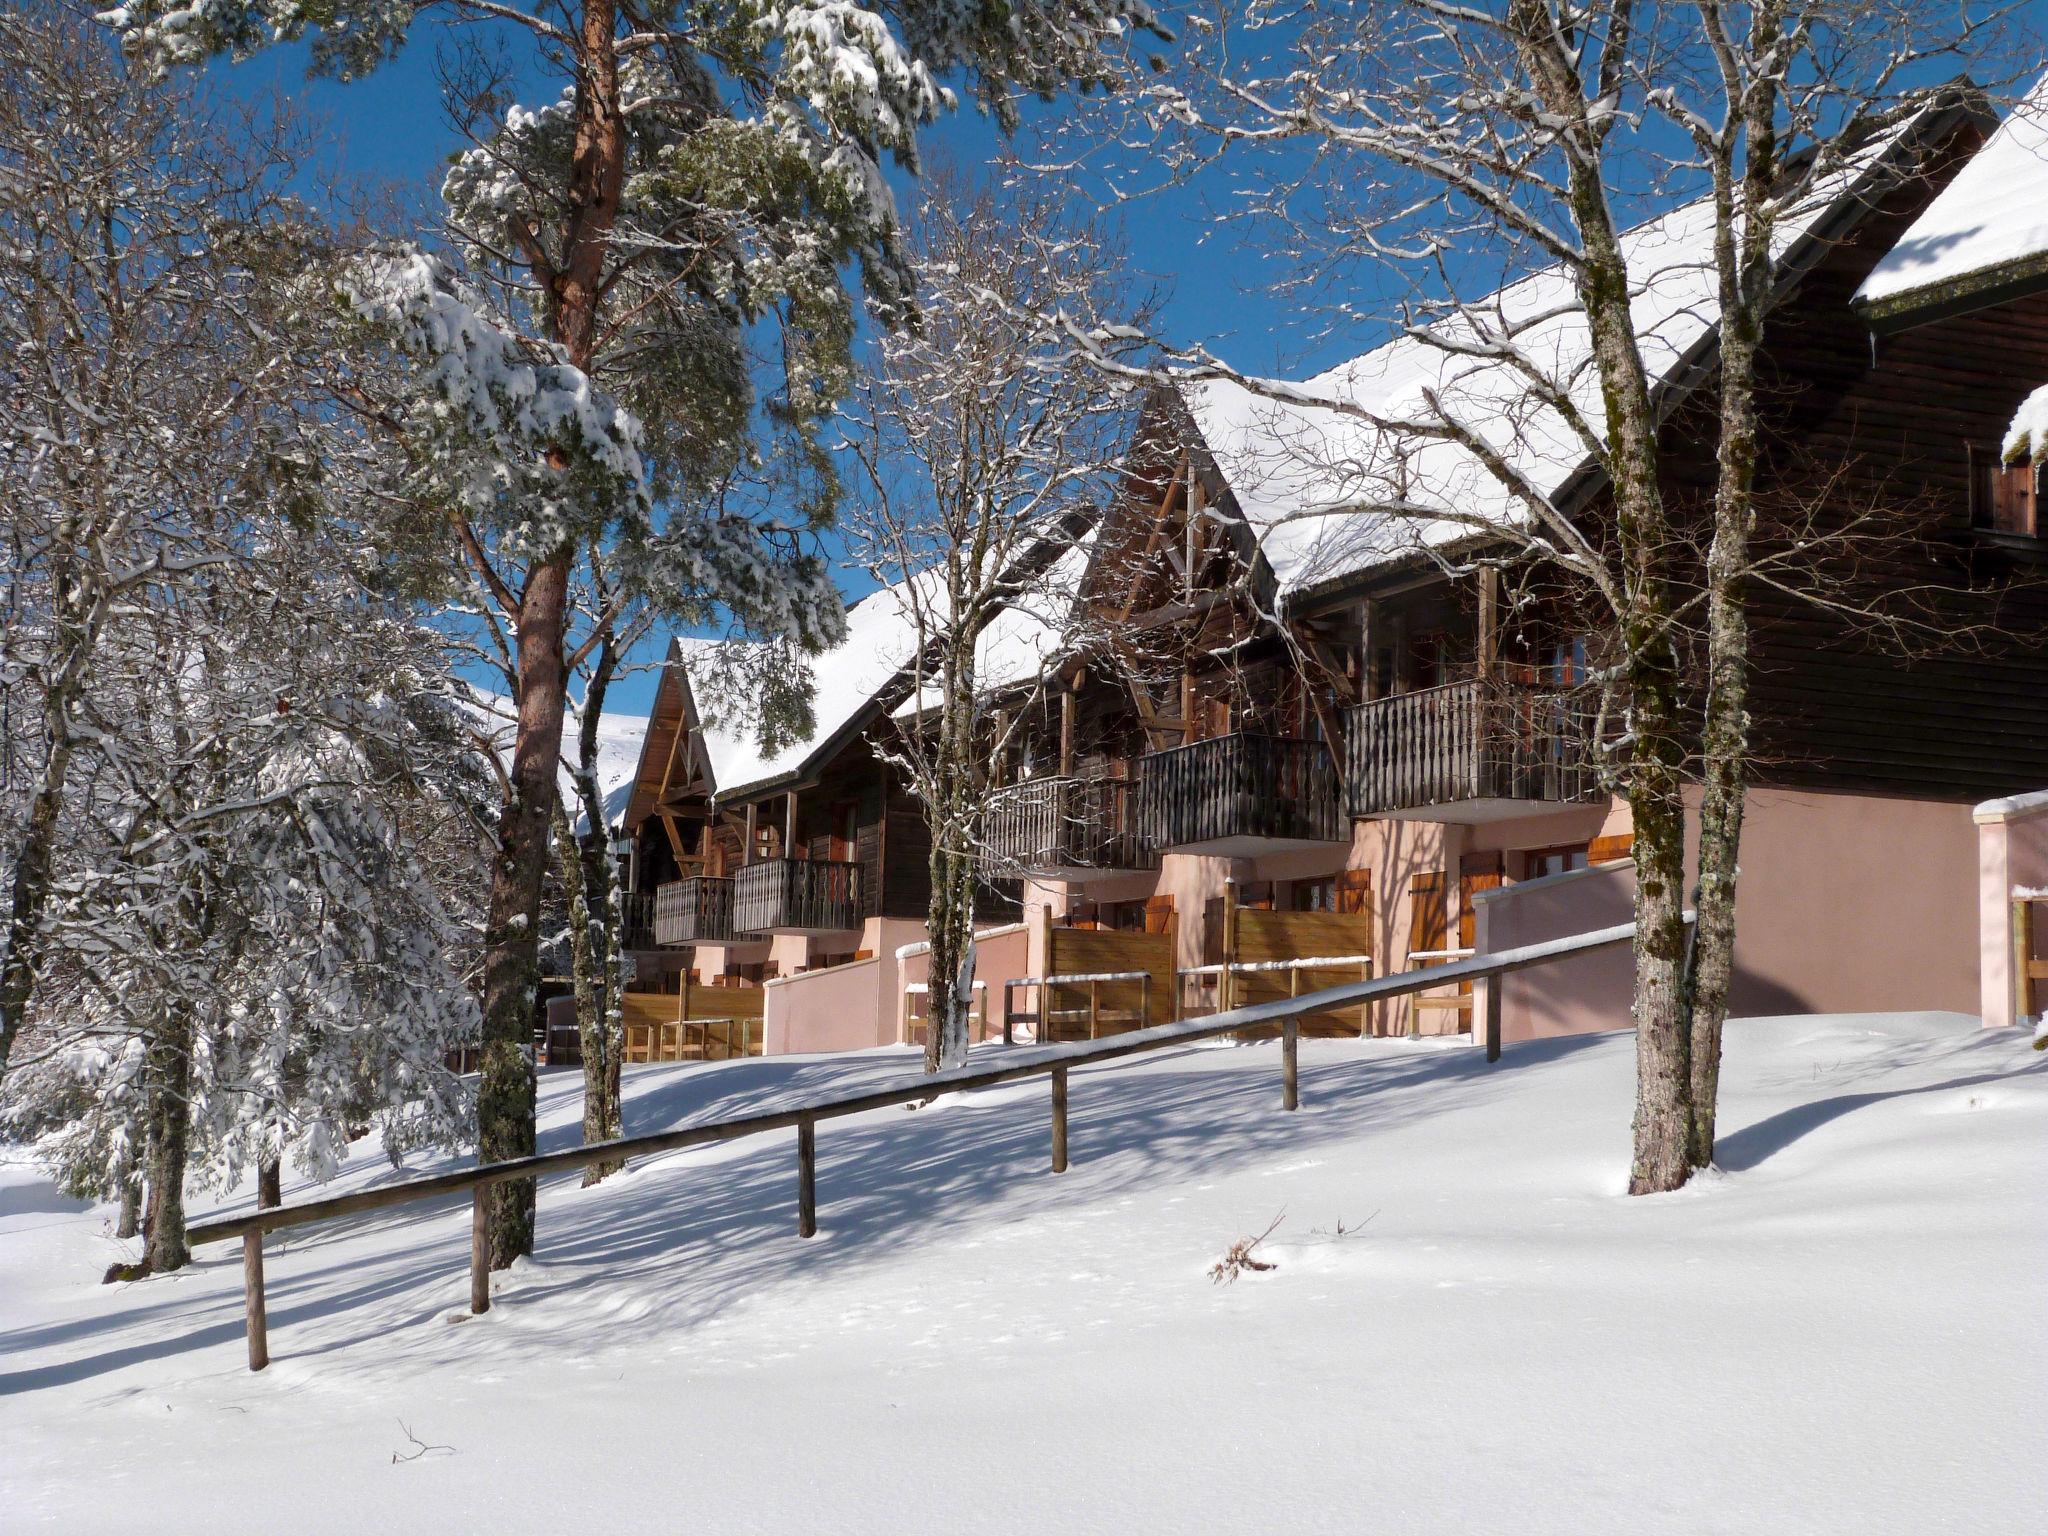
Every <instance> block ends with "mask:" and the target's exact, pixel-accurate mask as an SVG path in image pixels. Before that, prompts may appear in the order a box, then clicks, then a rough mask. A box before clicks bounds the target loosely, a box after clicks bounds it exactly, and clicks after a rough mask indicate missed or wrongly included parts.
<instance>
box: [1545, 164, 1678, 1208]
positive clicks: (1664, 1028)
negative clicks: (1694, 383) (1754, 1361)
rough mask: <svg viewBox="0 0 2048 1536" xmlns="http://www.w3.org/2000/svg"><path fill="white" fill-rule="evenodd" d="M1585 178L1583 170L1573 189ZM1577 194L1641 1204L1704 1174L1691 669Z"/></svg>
mask: <svg viewBox="0 0 2048 1536" xmlns="http://www.w3.org/2000/svg"><path fill="white" fill-rule="evenodd" d="M1582 174H1583V173H1581V172H1576V171H1575V172H1574V179H1575V181H1576V180H1578V179H1579V178H1580V177H1581V176H1582ZM1579 190H1580V196H1579V198H1578V206H1577V210H1576V211H1577V214H1578V218H1579V223H1580V228H1581V230H1582V231H1583V232H1585V234H1586V236H1587V245H1588V248H1589V252H1590V253H1591V255H1592V259H1589V261H1588V263H1587V265H1586V267H1585V269H1584V271H1583V273H1582V275H1581V278H1580V296H1581V299H1582V301H1583V302H1584V304H1585V308H1586V318H1587V324H1588V327H1589V328H1590V330H1591V332H1592V336H1593V349H1594V356H1595V358H1596V360H1597V361H1598V363H1599V366H1600V371H1601V382H1602V385H1603V393H1604V395H1605V397H1606V411H1607V427H1608V441H1609V443H1610V444H1611V445H1612V446H1611V447H1610V449H1609V452H1608V466H1607V468H1608V480H1609V483H1610V484H1611V485H1612V486H1613V489H1614V505H1615V519H1616V528H1617V531H1618V533H1619V535H1620V542H1621V546H1622V551H1623V556H1624V562H1625V567H1626V569H1625V572H1624V593H1625V599H1624V603H1623V613H1622V615H1621V619H1622V645H1623V648H1624V650H1623V659H1624V662H1625V666H1626V671H1627V681H1628V701H1629V723H1630V728H1631V730H1632V732H1633V733H1634V740H1633V745H1632V747H1631V750H1630V759H1629V765H1628V800H1629V807H1630V811H1631V814H1632V816H1633V819H1634V823H1635V861H1636V900H1635V917H1636V937H1635V967H1636V977H1635V982H1636V984H1635V1000H1634V1013H1635V1023H1636V1111H1635V1145H1634V1152H1633V1156H1632V1158H1631V1160H1630V1167H1629V1193H1630V1194H1638V1195H1640V1194H1653V1193H1657V1192H1659V1191H1663V1190H1671V1189H1677V1188H1678V1187H1679V1186H1680V1185H1682V1184H1684V1183H1685V1181H1686V1178H1687V1176H1688V1174H1689V1173H1690V1172H1691V1167H1692V1165H1691V1161H1690V1158H1689V1150H1690V1147H1691V1144H1692V1068H1691V1057H1692V1042H1691V1035H1690V1031H1689V1029H1688V1026H1687V1019H1686V1013H1685V975H1684V970H1685V895H1684V893H1685V803H1684V800H1683V797H1682V796H1681V794H1680V791H1679V767H1680V764H1681V763H1682V762H1683V761H1684V754H1683V751H1682V746H1681V743H1680V740H1679V733H1678V722H1679V699H1678V694H1679V667H1678V657H1677V651H1676V647H1675V645H1674V643H1673V639H1672V634H1671V629H1672V622H1673V615H1672V602H1671V595H1670V593H1671V586H1670V579H1669V569H1668V562H1669V560H1670V555H1669V553H1668V545H1669V544H1670V538H1669V532H1670V530H1669V527H1668V524H1667V520H1666V517H1665V510H1664V501H1663V493H1662V489H1661V487H1660V486H1659V484H1658V479H1657V424H1656V415H1655V412H1654V411H1653V410H1652V409H1651V406H1650V397H1649V388H1648V384H1647V382H1646V380H1645V378H1644V375H1643V371H1642V353H1641V349H1640V346H1639V344H1638V341H1637V338H1636V335H1635V329H1634V324H1633V321H1632V319H1631V317H1630V313H1629V281H1628V271H1627V266H1626V264H1625V263H1624V262H1623V260H1622V259H1621V254H1620V248H1619V246H1618V244H1617V243H1616V241H1615V240H1614V238H1613V232H1612V229H1611V228H1610V227H1609V226H1608V224H1607V223H1606V211H1605V200H1604V193H1603V192H1602V191H1601V190H1600V188H1599V187H1598V186H1597V184H1592V183H1589V184H1587V185H1585V186H1582V187H1581V188H1580V189H1579Z"/></svg>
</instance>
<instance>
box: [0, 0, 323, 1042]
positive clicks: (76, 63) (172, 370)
mask: <svg viewBox="0 0 2048 1536" xmlns="http://www.w3.org/2000/svg"><path fill="white" fill-rule="evenodd" d="M297 137H298V136H297V134H296V131H295V130H294V129H293V127H292V126H291V123H290V120H289V116H288V115H287V114H277V115H271V114H266V113H259V112H256V111H248V112H236V111H233V110H230V109H228V108H227V107H224V106H223V105H222V103H220V102H219V101H217V100H205V101H202V100H200V99H198V98H197V97H195V95H194V93H193V92H191V91H188V90H180V91H174V92H170V93H165V94H161V95H152V94H151V93H150V92H148V91H147V90H145V89H143V88H142V87H141V86H140V85H139V84H137V83H136V82H134V81H132V80H130V79H129V78H127V77H126V76H125V75H124V73H123V72H122V71H121V70H120V69H119V67H118V66H117V64H116V61H115V60H114V59H113V58H112V57H111V56H110V54H109V50H108V49H107V47H106V44H105V40H104V38H103V36H101V35H99V34H98V33H96V31H95V30H94V29H93V28H92V27H91V26H90V24H89V23H86V22H84V21H81V20H79V19H77V18H75V17H73V16H71V15H70V14H69V13H68V12H65V11H62V10H60V9H58V8H55V7H44V6H30V7H28V8H26V9H22V10H17V11H12V12H10V13H9V14H7V15H4V16H0V342H4V344H0V401H4V402H5V406H4V410H0V481H4V485H5V494H4V495H0V541H4V551H0V556H4V568H0V581H4V590H0V602H4V622H0V686H4V688H5V692H6V696H7V712H8V719H9V724H10V727H12V728H13V729H12V730H11V731H10V742H9V757H10V762H9V765H8V769H9V771H8V775H7V778H8V784H7V791H6V799H5V802H4V804H0V810H4V813H5V814H4V815H0V867H4V868H5V869H6V870H7V871H8V876H7V878H8V885H9V890H8V904H7V909H6V921H5V927H4V930H0V1070H4V1069H5V1067H6V1063H7V1060H8V1057H9V1054H10V1052H11V1050H12V1048H13V1046H14V1043H15V1040H16V1039H17V1037H18V1035H19V1032H20V1030H21V1028H22V1024H23V1021H24V1019H25V1018H26V1016H27V1011H28V1008H29V1005H30V1001H31V998H32V996H33V993H34V991H35V987H36V980H37V976H38V973H39V970H40V969H41V967H42V965H43V962H44V959H45V958H46V957H45V956H44V955H43V953H42V937H41V935H42V927H43V922H44V919H45V916H46V915H47V911H48V904H49V897H50V892H51V890H52V888H53V882H54V881H55V879H56V878H57V876H58V874H59V872H60V860H59V851H60V846H61V844H62V841H63V839H62V837H61V835H60V829H61V826H62V821H63V817H64V815H65V814H66V806H67V803H68V800H69V798H70V796H71V791H72V788H73V785H74V775H75V774H76V773H77V772H78V770H79V761H80V757H81V754H82V753H83V754H86V755H88V756H89V755H90V748H91V743H92V741H93V739H94V731H95V728H94V726H93V724H92V718H93V717H92V710H91V707H90V704H91V694H92V692H93V690H94V689H95V687H96V686H97V685H98V684H97V674H98V670H99V669H100V667H101V666H102V664H103V663H104V661H105V660H106V645H107V639H108V635H109V631H110V628H111V627H112V626H114V625H115V624H116V623H117V621H118V618H119V615H120V613H121V612H122V610H123V609H124V608H126V607H128V606H130V605H147V604H148V603H149V602H151V601H153V600H155V598H156V597H158V596H160V595H161V594H162V593H163V592H164V591H166V590H167V589H169V588H172V587H175V586H177V585H178V584H179V583H181V582H186V581H190V580H192V579H194V578H195V577H196V576H197V575H199V574H200V573H203V572H205V571H206V570H208V569H209V568H211V567H214V566H218V565H221V564H223V563H235V562H240V561H243V560H246V558H247V551H246V548H243V547H238V546H237V545H236V544H235V543H234V541H233V540H232V539H231V538H229V537H228V536H227V535H226V533H225V532H224V529H225V528H226V527H227V526H228V525H229V524H230V523H231V520H232V516H233V513H234V509H235V507H236V506H237V504H238V503H243V504H246V503H247V502H248V501H249V500H251V499H252V498H253V499H260V498H261V497H262V496H263V495H264V494H265V488H264V487H263V486H262V485H261V484H259V483H258V481H257V477H256V476H255V475H254V474H252V471H253V470H255V469H256V468H257V466H258V464H259V463H260V462H261V461H262V460H263V459H264V457H265V456H266V455H267V454H268V453H270V452H272V451H276V450H280V449H285V448H286V447H287V439H288V438H289V436H290V433H291V427H290V424H289V422H288V420H287V421H280V420H278V419H277V418H276V417H275V415H274V414H273V413H274V412H275V411H276V408H277V407H278V405H279V402H280V400H281V399H282V398H284V397H285V396H286V395H288V393H289V391H290V389H291V387H292V383H291V379H290V377H289V370H288V369H281V368H278V367H275V366H273V365H272V363H271V361H270V360H269V359H268V358H267V357H265V356H262V355H259V353H260V352H261V351H262V350H264V349H263V348H260V347H259V346H257V345H256V340H257V338H256V333H255V326H254V316H253V314H252V303H251V298H250V286H251V268H250V262H251V260H252V259H260V257H261V253H262V249H263V247H264V245H265V244H266V242H269V241H271V240H274V239H278V238H285V237H288V232H289V231H290V230H291V229H292V228H293V227H295V226H296V225H297V224H298V223H299V222H300V214H299V212H298V210H297V209H296V208H295V207H294V205H293V204H292V203H291V201H290V199H289V198H288V196H287V195H286V182H287V180H288V178H289V176H290V175H291V174H292V172H293V170H294V169H295V167H296V166H297V165H298V163H299V153H300V150H301V149H302V147H303V146H302V145H301V144H300V143H299V142H298V141H297ZM286 415H287V416H288V415H289V413H288V412H287V413H286ZM284 457H285V458H286V459H289V458H290V457H291V454H290V453H289V452H286V453H285V454H284Z"/></svg>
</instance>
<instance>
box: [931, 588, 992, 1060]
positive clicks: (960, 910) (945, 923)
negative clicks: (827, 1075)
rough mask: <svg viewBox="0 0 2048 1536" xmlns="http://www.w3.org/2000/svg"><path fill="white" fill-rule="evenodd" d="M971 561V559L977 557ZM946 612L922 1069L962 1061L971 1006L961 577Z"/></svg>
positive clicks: (970, 639)
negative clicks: (949, 618)
mask: <svg viewBox="0 0 2048 1536" xmlns="http://www.w3.org/2000/svg"><path fill="white" fill-rule="evenodd" d="M977 568H978V563H977ZM952 589H953V592H954V597H953V599H952V601H951V602H950V604H949V605H948V612H949V613H950V614H952V615H953V616H954V620H955V624H956V631H955V633H954V635H953V636H952V638H951V642H950V646H951V649H950V654H949V655H948V656H947V657H946V658H945V661H944V663H943V665H942V667H941V677H942V682H941V693H940V698H941V701H942V702H941V703H940V706H939V722H938V729H939V739H938V741H937V743H936V745H935V750H934V751H933V753H932V754H931V758H930V771H929V778H930V780H931V782H930V783H928V784H926V785H923V786H921V787H922V789H923V790H924V793H925V798H926V800H927V802H928V804H927V809H926V813H925V814H926V817H927V819H928V821H929V823H930V825H931V829H932V853H931V877H932V898H931V904H930V906H929V907H928V908H927V910H926V916H925V926H926V928H927V930H928V937H929V939H930V941H931V953H930V955H929V956H928V958H929V960H930V966H929V968H928V970H927V972H926V986H927V987H928V988H929V990H928V991H927V992H926V993H925V1019H926V1022H925V1040H924V1069H925V1071H927V1072H937V1071H939V1070H940V1069H941V1068H946V1067H962V1066H965V1065H966V1064H967V1037H968V1021H969V1017H970V1015H971V1012H972V1009H973V1006H974V848H975V836H976V833H977V832H978V830H979V828H978V827H977V826H976V824H975V817H974V814H973V811H974V805H975V788H976V786H975V768H976V765H975V761H974V725H975V720H976V710H975V705H976V697H975V687H976V678H975V674H974V647H975V644H976V640H977V637H978V635H979V632H980V631H979V626H977V625H975V624H972V623H963V622H961V618H962V616H963V615H964V614H965V612H966V604H965V603H964V602H963V601H962V598H963V596H964V594H963V593H961V591H960V581H959V578H958V576H957V573H956V576H955V579H954V582H953V585H952Z"/></svg>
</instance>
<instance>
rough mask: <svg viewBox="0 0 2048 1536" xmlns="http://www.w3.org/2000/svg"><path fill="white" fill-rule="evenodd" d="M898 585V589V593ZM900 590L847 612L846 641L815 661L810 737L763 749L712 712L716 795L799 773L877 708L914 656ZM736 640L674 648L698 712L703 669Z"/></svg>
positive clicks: (706, 736)
mask: <svg viewBox="0 0 2048 1536" xmlns="http://www.w3.org/2000/svg"><path fill="white" fill-rule="evenodd" d="M900 585H901V584H899V587H900ZM899 587H884V588H882V589H881V590H880V591H879V592H871V593H869V594H868V595H867V596H866V597H864V598H862V599H861V600H860V601H859V602H857V603H855V604H854V605H853V606H852V607H851V608H849V609H847V611H846V638H845V639H844V640H842V641H840V642H839V644H837V645H835V646H833V647H832V648H831V649H830V650H827V651H823V652H820V653H819V654H818V655H816V656H813V657H811V658H810V667H811V683H812V689H813V692H812V697H811V720H812V725H811V731H810V734H809V735H807V736H805V737H804V738H803V739H802V740H800V741H793V742H790V743H789V744H787V745H786V746H784V747H782V748H781V749H780V750H779V751H775V752H764V751H762V750H761V747H760V744H759V741H758V738H757V737H756V735H755V733H754V732H753V731H752V730H751V729H748V728H746V727H745V726H743V725H739V724H737V723H735V724H727V723H725V722H723V721H722V720H720V719H719V718H718V715H717V712H716V710H715V709H713V710H711V711H710V716H711V718H710V719H709V720H708V721H704V720H700V721H699V723H698V724H699V730H700V732H701V734H702V737H703V741H704V751H705V755H706V756H707V757H708V758H709V759H710V763H711V783H712V788H713V790H714V791H715V792H716V793H717V794H719V795H730V794H732V793H733V792H735V791H737V790H742V789H746V788H749V787H751V786H753V785H755V784H760V783H764V782H766V781H768V780H771V779H780V778H785V777H787V776H789V775H791V774H794V773H798V772H801V771H802V770H803V768H804V766H805V765H806V763H808V761H809V760H810V756H811V753H812V751H813V750H814V748H815V747H816V746H817V745H818V744H819V743H821V742H824V741H827V740H829V739H831V738H832V737H833V736H835V735H837V734H838V732H839V731H840V730H841V729H843V728H844V727H845V726H846V725H847V723H848V722H850V721H851V720H852V719H853V718H854V716H856V715H858V714H860V713H861V712H862V711H863V710H865V709H867V708H868V707H869V706H870V705H871V704H873V703H874V700H875V697H876V695H877V694H879V693H881V692H882V690H883V689H884V688H886V687H888V686H889V684H890V682H891V681H892V680H893V679H894V678H895V677H896V676H897V674H899V673H900V672H901V671H902V670H903V668H904V667H905V666H907V665H909V663H910V660H911V657H912V655H913V654H914V653H915V651H916V649H917V621H916V617H915V614H914V612H913V610H912V607H911V603H910V601H909V599H908V597H907V595H906V594H905V593H904V592H902V591H901V590H899ZM742 643H744V642H739V641H720V640H693V639H684V640H680V641H678V642H677V658H678V660H680V661H681V663H682V666H683V670H684V672H685V673H686V674H688V675H689V676H690V685H691V693H692V695H693V696H694V697H695V698H696V700H697V704H698V708H699V709H700V710H702V709H705V708H706V705H707V703H708V700H707V697H706V695H707V693H708V692H710V691H711V690H707V689H706V688H705V687H704V686H703V683H704V678H705V672H706V670H707V669H706V667H705V665H703V664H705V663H708V662H709V660H710V658H711V657H712V656H713V655H714V654H715V653H716V651H717V649H718V648H719V647H721V646H725V645H733V644H742Z"/></svg>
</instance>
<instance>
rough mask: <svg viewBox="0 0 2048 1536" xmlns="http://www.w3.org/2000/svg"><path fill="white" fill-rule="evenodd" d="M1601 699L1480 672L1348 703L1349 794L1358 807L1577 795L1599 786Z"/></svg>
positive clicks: (1381, 810)
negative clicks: (1478, 676) (1596, 752)
mask: <svg viewBox="0 0 2048 1536" xmlns="http://www.w3.org/2000/svg"><path fill="white" fill-rule="evenodd" d="M1593 734H1594V732H1593V712H1592V706H1591V705H1590V704H1589V703H1587V702H1586V701H1585V700H1583V699H1582V698H1580V697H1578V696H1576V695H1573V694H1569V693H1557V692H1543V691H1541V690H1539V689H1534V688H1525V687H1517V686H1513V685H1509V684H1504V683H1497V682H1487V683H1483V682H1479V681H1476V680H1473V681H1467V682H1462V683H1446V684H1444V685H1443V686H1442V687H1438V688H1424V689H1421V690H1419V691H1417V692H1414V693H1403V694H1396V695H1395V696H1394V697H1393V698H1389V699H1375V700H1373V701H1372V702H1371V703H1369V704H1356V705H1353V706H1352V707H1351V709H1350V710H1348V711H1347V712H1346V718H1345V731H1344V789H1345V799H1346V803H1347V805H1348V806H1349V809H1350V812H1351V814H1352V815H1353V816H1380V815H1384V814H1386V813H1387V812H1389V811H1413V810H1426V809H1428V808H1430V807H1432V806H1450V805H1457V804H1460V803H1462V802H1465V801H1471V800H1529V801H1560V802H1569V801H1574V800H1585V799H1589V798H1591V797H1592V796H1593V795H1595V794H1597V793H1598V792H1599V776H1598V774H1597V773H1596V771H1595V765H1594V760H1593Z"/></svg>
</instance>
